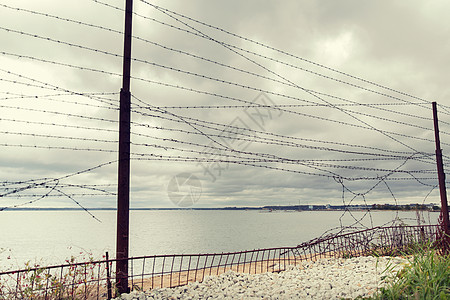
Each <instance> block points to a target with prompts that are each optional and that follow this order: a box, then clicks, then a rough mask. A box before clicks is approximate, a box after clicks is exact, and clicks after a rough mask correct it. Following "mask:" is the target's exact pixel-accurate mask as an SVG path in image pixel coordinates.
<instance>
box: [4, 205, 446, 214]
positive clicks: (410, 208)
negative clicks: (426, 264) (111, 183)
mask: <svg viewBox="0 0 450 300" xmlns="http://www.w3.org/2000/svg"><path fill="white" fill-rule="evenodd" d="M0 209H1V207H0ZM86 209H87V210H89V211H102V210H103V211H116V210H117V209H116V208H112V207H92V208H86ZM4 210H5V211H6V210H8V211H84V209H83V208H79V207H15V208H6V209H4ZM130 210H132V211H149V210H158V211H159V210H259V211H262V212H274V211H275V212H280V211H287V212H294V211H344V210H350V211H368V210H375V211H383V210H384V211H386V210H389V211H392V210H394V211H416V210H420V211H440V207H439V206H437V205H434V204H426V205H425V204H407V205H390V204H382V205H381V204H374V205H371V206H364V205H350V206H348V207H345V206H341V205H291V206H284V205H283V206H260V207H188V208H182V207H163V208H158V207H156V208H155V207H147V208H130Z"/></svg>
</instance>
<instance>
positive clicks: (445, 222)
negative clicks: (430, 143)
mask: <svg viewBox="0 0 450 300" xmlns="http://www.w3.org/2000/svg"><path fill="white" fill-rule="evenodd" d="M432 104H433V121H434V137H435V141H436V163H437V170H438V180H439V191H440V194H441V216H442V223H443V224H442V225H443V226H444V233H445V234H446V235H447V236H446V237H445V239H444V241H446V243H445V247H447V248H448V246H449V245H448V240H449V239H448V236H449V234H450V228H449V217H448V203H447V190H446V188H445V173H444V164H443V162H442V150H441V141H440V139H439V126H438V117H437V108H436V102H433V103H432ZM445 250H446V251H448V250H449V249H445Z"/></svg>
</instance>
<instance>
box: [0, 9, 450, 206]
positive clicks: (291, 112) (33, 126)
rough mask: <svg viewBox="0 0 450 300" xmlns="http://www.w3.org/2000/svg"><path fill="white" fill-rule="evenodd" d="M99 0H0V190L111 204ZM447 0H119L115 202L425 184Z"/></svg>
mask: <svg viewBox="0 0 450 300" xmlns="http://www.w3.org/2000/svg"><path fill="white" fill-rule="evenodd" d="M102 1H103V0H102ZM104 1H105V3H108V5H104V4H102V2H101V1H93V0H80V1H49V0H48V1H25V0H23V1H17V0H3V1H1V4H0V14H1V16H2V17H1V18H0V27H1V28H0V39H1V41H2V42H1V44H0V74H1V76H0V105H1V106H0V111H1V113H0V139H1V141H0V144H1V145H0V151H1V152H0V153H1V154H0V182H1V183H2V185H1V186H0V187H1V188H0V189H1V193H2V194H3V195H5V197H3V199H2V204H1V206H2V207H4V206H7V207H10V206H20V205H22V204H25V203H28V202H31V203H28V204H26V205H28V206H38V207H49V206H58V207H74V206H76V205H77V204H76V203H75V201H76V202H78V203H80V204H81V205H83V206H85V207H115V205H116V204H115V203H116V197H115V195H114V193H115V191H116V182H117V176H116V170H117V163H116V160H117V152H116V151H117V139H118V133H117V130H118V123H117V119H118V110H117V107H118V98H119V95H118V92H119V90H120V87H121V77H120V73H121V72H122V58H121V55H122V42H123V38H122V35H121V34H120V32H121V31H122V30H123V20H124V17H123V11H122V9H123V8H124V1H119V0H110V1H106V0H104ZM152 5H161V6H162V8H159V9H157V8H156V7H154V6H152ZM116 8H119V9H116ZM165 9H168V10H165ZM449 9H450V4H449V2H448V1H443V0H442V1H174V0H169V1H150V0H146V1H140V0H135V1H134V11H135V13H136V15H134V16H133V34H134V37H135V38H134V40H133V58H134V60H133V63H132V76H133V79H132V82H131V92H132V94H133V96H134V98H133V100H132V101H133V104H132V109H133V114H132V121H133V125H132V133H133V134H132V143H133V145H132V146H131V148H132V159H133V160H132V164H131V172H132V177H131V206H132V207H177V205H178V206H188V205H194V206H195V207H217V206H260V205H285V204H299V203H300V204H326V203H331V204H341V203H342V201H343V200H344V201H345V202H346V203H349V202H350V201H353V202H352V203H358V204H359V203H364V201H366V203H368V204H372V203H384V202H388V203H393V202H394V201H397V202H398V203H416V202H423V201H425V202H426V203H430V202H431V203H437V202H439V198H438V195H439V193H438V190H437V189H436V188H434V186H435V185H436V183H437V179H436V177H437V175H436V172H435V169H436V167H435V164H434V157H433V154H434V143H433V138H434V136H433V131H432V125H433V124H432V119H431V117H432V111H431V101H437V102H438V104H439V108H438V109H439V117H440V121H441V124H440V126H441V131H442V132H441V140H442V148H443V151H444V155H448V154H449V150H448V148H449V147H448V145H450V140H449V137H448V128H449V126H448V125H449V124H450V123H448V119H449V115H450V106H449V104H450V88H449V85H448V78H449V76H448V70H449V67H450V58H449V55H448V53H450V44H449V38H448V37H449V34H450V32H449V31H450V23H449V22H448V21H447V19H448V17H447V15H446V14H447V12H448V11H449ZM174 12H175V13H177V14H174ZM43 14H48V16H45V15H43ZM186 17H189V18H186ZM195 20H198V21H201V22H203V23H198V22H195ZM73 21H76V22H73ZM80 22H81V23H80ZM205 24H209V25H212V26H213V27H211V26H207V25H205ZM216 27H217V28H220V29H223V30H225V31H223V30H217V29H216ZM228 32H231V33H233V34H235V35H230V34H228ZM242 37H244V38H245V39H244V38H242ZM252 41H257V42H258V43H259V44H258V43H255V42H252ZM349 75H350V76H349ZM361 79H362V80H361ZM373 83H376V84H373ZM141 101H142V102H141ZM267 106H270V108H268V107H267ZM236 131H237V132H236ZM446 161H447V160H446ZM102 164H105V165H102ZM99 165H102V166H101V167H99V168H95V169H91V168H94V167H96V166H99ZM447 169H448V167H447ZM84 170H87V171H86V172H84ZM79 172H80V174H78V173H79ZM70 174H73V176H69V177H67V175H70ZM54 179H59V180H54ZM30 180H31V181H30ZM22 188H26V189H23V190H22ZM343 192H344V193H343ZM171 200H172V201H171ZM177 202H178V204H177ZM193 202H195V203H193Z"/></svg>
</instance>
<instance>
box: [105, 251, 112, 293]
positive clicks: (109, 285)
mask: <svg viewBox="0 0 450 300" xmlns="http://www.w3.org/2000/svg"><path fill="white" fill-rule="evenodd" d="M105 257H106V289H107V292H108V300H109V299H112V287H111V273H110V272H109V253H108V251H106V256H105Z"/></svg>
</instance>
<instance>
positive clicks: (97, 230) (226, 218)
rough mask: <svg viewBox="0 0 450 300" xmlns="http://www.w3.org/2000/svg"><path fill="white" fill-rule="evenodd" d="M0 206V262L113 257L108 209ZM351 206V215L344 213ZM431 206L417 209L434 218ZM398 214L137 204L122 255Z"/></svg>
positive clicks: (242, 244) (274, 236) (242, 242)
mask: <svg viewBox="0 0 450 300" xmlns="http://www.w3.org/2000/svg"><path fill="white" fill-rule="evenodd" d="M92 213H93V214H94V215H95V217H96V218H98V219H99V220H100V221H101V222H99V221H97V220H95V219H94V218H92V217H91V216H90V215H89V214H87V213H86V212H83V211H3V212H0V233H1V244H0V249H1V250H0V267H1V269H2V270H5V269H14V268H22V267H23V266H24V263H25V262H27V261H30V262H31V263H32V264H35V263H38V264H41V265H51V264H61V263H64V262H65V260H66V259H68V258H70V257H71V256H75V257H77V259H78V260H81V261H83V260H85V259H86V258H87V257H88V256H92V257H93V258H94V259H102V256H103V255H104V254H105V252H106V251H108V252H109V255H110V257H114V255H115V254H114V252H115V236H116V212H115V211H111V210H109V211H93V212H92ZM350 213H351V214H350ZM438 216H439V213H438V212H424V213H423V217H424V219H425V221H426V222H427V223H431V224H436V222H437V218H438ZM396 218H397V219H398V218H400V219H401V220H402V222H404V223H407V224H411V225H417V220H416V219H417V218H416V213H415V212H404V211H398V212H396V211H372V212H371V213H370V214H367V212H363V211H352V212H345V213H344V212H343V211H301V212H296V211H273V212H263V211H258V210H249V211H245V210H234V211H227V210H145V211H131V212H130V256H142V255H158V254H195V253H220V252H234V251H241V250H252V249H262V248H272V247H285V246H296V245H298V244H300V243H302V242H305V241H308V240H311V239H313V238H317V237H319V236H320V235H322V234H323V233H324V232H326V231H327V230H330V229H333V228H336V227H339V226H341V225H343V226H348V225H353V224H354V223H355V221H356V220H359V223H358V224H356V225H355V226H358V227H361V226H367V227H372V226H380V225H385V224H386V223H389V222H391V221H392V220H393V219H396Z"/></svg>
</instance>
